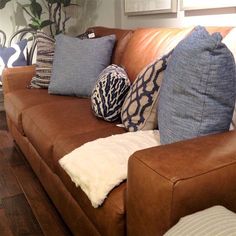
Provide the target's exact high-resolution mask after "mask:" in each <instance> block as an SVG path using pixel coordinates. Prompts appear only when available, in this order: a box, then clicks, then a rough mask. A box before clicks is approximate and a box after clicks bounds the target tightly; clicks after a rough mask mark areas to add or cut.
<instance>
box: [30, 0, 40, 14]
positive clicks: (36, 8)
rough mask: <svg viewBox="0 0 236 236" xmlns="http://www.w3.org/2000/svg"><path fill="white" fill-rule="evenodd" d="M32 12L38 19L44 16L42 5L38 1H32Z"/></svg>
mask: <svg viewBox="0 0 236 236" xmlns="http://www.w3.org/2000/svg"><path fill="white" fill-rule="evenodd" d="M29 8H30V11H31V12H32V14H33V15H34V16H36V17H38V18H40V17H41V14H42V11H43V9H42V7H41V5H40V4H39V3H38V2H36V0H31V4H30V7H29Z"/></svg>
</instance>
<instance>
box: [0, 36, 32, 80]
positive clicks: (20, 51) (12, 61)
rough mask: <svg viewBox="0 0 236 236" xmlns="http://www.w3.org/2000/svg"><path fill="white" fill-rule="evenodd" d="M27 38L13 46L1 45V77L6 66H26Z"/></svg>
mask: <svg viewBox="0 0 236 236" xmlns="http://www.w3.org/2000/svg"><path fill="white" fill-rule="evenodd" d="M26 45H27V40H26V39H24V40H22V41H20V42H18V43H16V44H14V45H12V46H11V47H8V48H5V47H3V48H2V47H0V77H1V75H2V71H3V69H4V68H5V67H14V66H25V65H26V64H27V62H26V59H25V55H24V50H25V47H26Z"/></svg>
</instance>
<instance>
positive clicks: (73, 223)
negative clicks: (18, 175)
mask: <svg viewBox="0 0 236 236" xmlns="http://www.w3.org/2000/svg"><path fill="white" fill-rule="evenodd" d="M7 124H8V128H9V131H10V133H11V134H12V136H13V139H14V140H15V142H16V143H17V145H18V146H19V147H20V149H21V151H22V152H23V154H24V156H25V157H26V159H27V161H28V162H29V164H30V166H31V167H32V169H33V170H34V173H35V174H36V175H37V177H38V179H39V180H40V182H41V184H42V185H43V187H44V189H45V190H46V192H47V194H48V195H49V196H50V198H51V200H52V202H53V203H54V205H55V207H56V208H57V210H58V211H59V212H60V214H61V216H62V218H63V219H64V221H65V222H66V224H67V225H68V226H69V228H70V230H71V231H72V233H73V235H78V236H79V235H100V233H99V232H98V231H97V230H96V228H95V227H94V225H92V223H91V222H90V220H89V219H88V217H87V216H86V215H85V213H84V212H83V210H82V209H81V208H80V207H79V205H78V204H77V203H76V201H75V200H74V198H73V197H72V196H71V195H70V193H69V192H68V191H67V189H66V188H65V186H64V185H63V183H62V182H61V180H60V179H59V177H58V176H57V175H55V174H54V173H53V172H52V171H51V169H50V168H49V167H48V166H47V165H46V164H45V162H44V161H43V160H42V158H41V157H40V156H39V154H38V153H37V151H36V150H35V148H34V147H33V146H32V145H31V143H30V142H29V140H28V139H27V138H26V137H25V136H22V134H21V133H20V132H19V131H18V130H17V128H16V127H15V125H14V124H13V122H11V120H10V119H9V117H7Z"/></svg>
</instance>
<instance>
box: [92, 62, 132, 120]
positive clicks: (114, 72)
mask: <svg viewBox="0 0 236 236" xmlns="http://www.w3.org/2000/svg"><path fill="white" fill-rule="evenodd" d="M129 88H130V81H129V78H128V75H127V74H126V72H125V70H124V69H123V68H121V67H119V66H117V65H114V64H112V65H110V66H108V67H107V68H105V69H104V70H103V71H102V72H101V74H100V75H99V79H98V80H97V82H96V85H95V87H94V89H93V92H92V96H91V103H92V110H93V112H94V114H95V115H96V116H97V117H100V118H103V119H104V120H106V121H111V122H112V121H115V120H118V119H119V118H120V112H121V107H122V105H123V102H124V100H125V97H126V95H127V93H128V91H129Z"/></svg>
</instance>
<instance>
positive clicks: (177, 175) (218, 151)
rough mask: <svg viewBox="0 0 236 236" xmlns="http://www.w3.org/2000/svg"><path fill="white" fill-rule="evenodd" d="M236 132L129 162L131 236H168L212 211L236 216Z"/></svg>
mask: <svg viewBox="0 0 236 236" xmlns="http://www.w3.org/2000/svg"><path fill="white" fill-rule="evenodd" d="M235 180H236V131H232V132H226V133H222V134H216V135H209V136H205V137H200V138H196V139H192V140H187V141H182V142H177V143H173V144H169V145H163V146H159V147H154V148H150V149H146V150H142V151H138V152H136V153H134V154H133V155H132V156H131V157H130V159H129V166H128V180H127V221H128V224H127V227H128V229H127V230H128V235H136V236H138V235H142V236H145V235H163V233H164V232H166V231H167V230H168V229H169V228H170V227H171V226H173V225H174V224H175V223H177V221H178V220H179V219H180V217H183V216H185V215H188V214H192V213H194V212H196V211H199V210H202V209H205V208H208V207H210V206H213V205H223V206H225V207H227V208H229V209H231V210H233V211H236V183H235Z"/></svg>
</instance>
